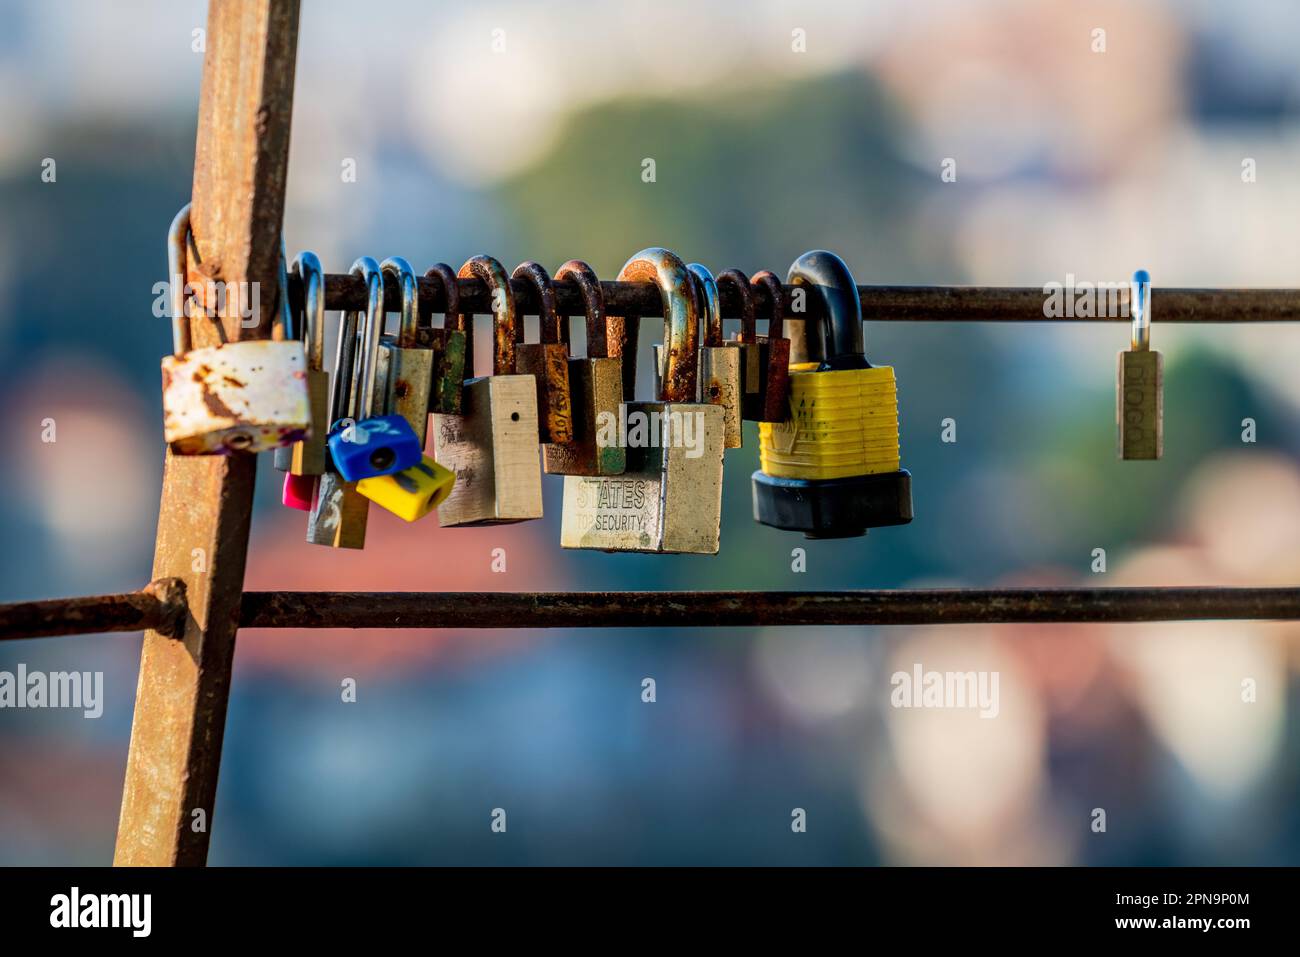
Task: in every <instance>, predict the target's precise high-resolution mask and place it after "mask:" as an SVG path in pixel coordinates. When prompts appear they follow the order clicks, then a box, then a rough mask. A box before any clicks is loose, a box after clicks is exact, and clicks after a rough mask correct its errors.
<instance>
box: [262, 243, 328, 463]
mask: <svg viewBox="0 0 1300 957" xmlns="http://www.w3.org/2000/svg"><path fill="white" fill-rule="evenodd" d="M292 272H293V275H295V276H298V277H300V278H301V280H302V301H303V321H302V323H301V324H300V328H301V337H302V341H303V344H304V346H305V347H306V350H307V395H308V398H309V401H310V403H311V432H310V433H309V434H308V435H307V437H306V438H305V439H301V440H299V441H297V442H295V443H294V444H293V445H291V446H289V447H288V448H278V449H276V450H275V457H276V464H277V467H279V462H280V460H281V455H282V454H284V455H286V456H287V459H288V461H286V462H285V469H284V471H287V472H289V473H290V474H291V475H320V474H321V473H322V472H324V471H325V448H326V446H325V439H326V436H327V434H328V433H329V427H330V422H329V405H330V394H329V393H330V375H329V373H328V372H326V371H325V270H324V269H322V268H321V264H320V260H319V259H317V258H316V254H315V253H313V252H306V251H304V252H300V253H299V254H298V255H297V257H296V258H295V259H294V261H293V269H292ZM285 298H286V299H287V298H288V297H285Z"/></svg>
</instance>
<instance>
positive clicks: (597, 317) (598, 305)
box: [555, 259, 609, 359]
mask: <svg viewBox="0 0 1300 957" xmlns="http://www.w3.org/2000/svg"><path fill="white" fill-rule="evenodd" d="M555 278H556V279H557V280H564V279H571V280H573V281H574V282H575V283H577V285H578V291H579V292H581V293H582V308H583V312H584V315H585V317H586V320H587V358H588V359H608V358H609V320H608V319H607V317H606V316H605V292H604V290H602V289H601V288H600V278H599V277H598V276H597V275H596V271H595V270H594V269H592V268H591V267H590V266H589V265H587V264H586V263H585V262H583V261H582V260H581V259H570V260H569V261H568V262H566V263H565V264H564V265H563V266H561V267H560V268H559V269H558V270H557V271H556V273H555Z"/></svg>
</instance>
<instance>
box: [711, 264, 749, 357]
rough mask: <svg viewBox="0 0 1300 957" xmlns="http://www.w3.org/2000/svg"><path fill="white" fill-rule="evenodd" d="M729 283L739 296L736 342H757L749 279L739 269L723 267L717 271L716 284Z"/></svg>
mask: <svg viewBox="0 0 1300 957" xmlns="http://www.w3.org/2000/svg"><path fill="white" fill-rule="evenodd" d="M723 283H730V284H731V286H732V287H733V288H734V289H735V290H736V295H737V296H739V297H740V336H739V337H738V338H737V339H736V341H737V342H758V318H757V315H756V314H755V312H754V293H753V290H752V289H750V287H749V283H750V279H749V277H748V276H746V275H745V274H744V273H743V272H742V271H741V270H739V269H724V270H723V271H722V272H720V273H718V286H719V287H721V286H722V284H723Z"/></svg>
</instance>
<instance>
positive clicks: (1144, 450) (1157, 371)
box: [1115, 269, 1165, 460]
mask: <svg viewBox="0 0 1300 957" xmlns="http://www.w3.org/2000/svg"><path fill="white" fill-rule="evenodd" d="M1129 313H1130V314H1131V315H1132V317H1133V337H1132V343H1131V345H1130V347H1129V349H1128V350H1127V351H1125V352H1121V353H1120V354H1119V369H1118V372H1117V380H1116V389H1115V422H1116V425H1117V427H1118V431H1119V442H1118V450H1119V457H1120V458H1121V459H1147V460H1151V459H1158V458H1160V456H1161V455H1163V454H1164V447H1165V441H1164V377H1165V373H1164V360H1163V359H1162V358H1161V356H1160V353H1158V352H1156V351H1155V350H1154V349H1152V348H1151V276H1150V275H1149V274H1148V273H1147V271H1146V270H1145V269H1139V270H1138V271H1137V272H1136V273H1134V274H1133V285H1132V287H1131V288H1130V290H1129Z"/></svg>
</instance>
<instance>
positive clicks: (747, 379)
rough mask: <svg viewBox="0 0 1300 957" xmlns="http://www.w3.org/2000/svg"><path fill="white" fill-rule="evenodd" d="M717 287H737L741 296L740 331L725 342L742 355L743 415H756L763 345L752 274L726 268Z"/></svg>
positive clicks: (720, 289) (735, 288) (743, 417)
mask: <svg viewBox="0 0 1300 957" xmlns="http://www.w3.org/2000/svg"><path fill="white" fill-rule="evenodd" d="M717 282H718V291H719V292H721V291H722V289H723V288H725V287H728V286H729V287H731V288H732V289H734V290H735V293H736V298H737V299H739V300H740V334H739V335H738V336H737V337H736V338H735V339H728V340H727V341H726V346H727V347H728V348H730V349H735V350H736V352H737V353H738V354H739V356H740V415H741V418H742V419H753V418H754V417H755V413H756V412H757V411H758V410H759V407H760V405H759V403H760V400H761V397H762V390H763V375H762V365H761V363H760V359H761V355H760V353H761V349H760V348H759V345H758V321H757V319H756V318H755V313H754V295H753V292H752V290H751V289H750V285H749V277H748V276H746V275H745V274H744V273H743V272H741V271H740V270H739V269H724V270H723V271H722V272H720V273H718V280H717Z"/></svg>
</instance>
